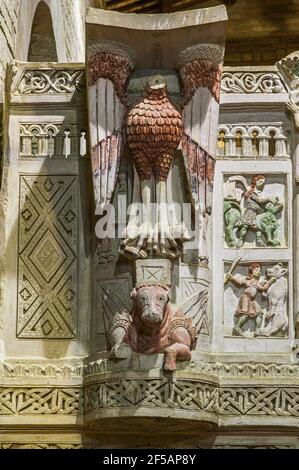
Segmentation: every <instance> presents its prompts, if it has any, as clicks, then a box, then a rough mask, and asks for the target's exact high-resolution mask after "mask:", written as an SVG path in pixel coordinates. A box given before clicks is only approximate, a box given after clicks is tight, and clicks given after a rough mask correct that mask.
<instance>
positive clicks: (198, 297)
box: [179, 288, 210, 348]
mask: <svg viewBox="0 0 299 470" xmlns="http://www.w3.org/2000/svg"><path fill="white" fill-rule="evenodd" d="M208 301H209V291H208V288H204V289H202V290H199V291H198V292H195V293H194V294H193V295H191V296H190V297H189V298H188V299H187V300H185V301H184V302H183V303H181V304H180V305H179V308H180V310H181V311H182V312H183V314H184V315H185V317H187V318H191V320H192V325H193V328H194V330H195V341H194V344H193V348H195V346H196V341H197V338H198V336H199V335H200V334H206V335H209V334H210V326H209V319H208Z"/></svg>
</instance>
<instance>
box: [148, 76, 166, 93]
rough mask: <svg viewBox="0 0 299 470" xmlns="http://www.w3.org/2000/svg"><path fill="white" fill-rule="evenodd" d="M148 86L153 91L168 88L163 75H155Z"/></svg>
mask: <svg viewBox="0 0 299 470" xmlns="http://www.w3.org/2000/svg"><path fill="white" fill-rule="evenodd" d="M147 83H148V86H149V88H150V89H151V90H160V89H161V88H166V81H165V79H164V77H163V76H162V75H154V76H153V77H151V78H149V80H148V82H147Z"/></svg>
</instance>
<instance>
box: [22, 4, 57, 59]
mask: <svg viewBox="0 0 299 470" xmlns="http://www.w3.org/2000/svg"><path fill="white" fill-rule="evenodd" d="M27 60H28V62H58V56H57V49H56V41H55V35H54V29H53V24H52V16H51V11H50V8H49V7H48V5H47V4H46V3H45V2H44V1H41V2H40V3H39V4H38V5H37V8H36V10H35V15H34V18H33V22H32V28H31V36H30V43H29V49H28V58H27Z"/></svg>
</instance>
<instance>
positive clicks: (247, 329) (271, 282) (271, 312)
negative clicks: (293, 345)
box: [224, 258, 288, 337]
mask: <svg viewBox="0 0 299 470" xmlns="http://www.w3.org/2000/svg"><path fill="white" fill-rule="evenodd" d="M239 260H240V258H239V259H238V260H236V261H235V262H234V263H233V264H232V266H231V268H230V270H229V271H228V272H227V273H226V275H225V281H224V283H225V284H227V283H228V282H230V283H232V284H233V285H235V286H236V287H237V288H238V289H243V290H242V291H241V293H240V294H237V295H238V302H237V307H236V309H235V312H234V327H233V331H232V334H233V335H234V336H247V337H254V336H280V337H281V336H286V334H287V329H288V316H287V290H288V283H287V280H286V277H285V276H286V274H287V269H286V268H285V267H284V266H283V264H282V263H277V264H275V265H274V266H272V267H271V268H266V270H265V274H264V275H262V266H261V264H260V263H256V262H254V263H251V264H250V265H249V266H248V274H247V276H245V275H243V274H239V273H237V274H234V275H233V270H234V269H235V267H236V265H237V264H238V262H239ZM258 294H261V295H260V298H261V301H260V300H258ZM263 304H265V305H263Z"/></svg>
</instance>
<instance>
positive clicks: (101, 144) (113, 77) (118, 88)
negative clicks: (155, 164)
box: [88, 40, 135, 208]
mask: <svg viewBox="0 0 299 470" xmlns="http://www.w3.org/2000/svg"><path fill="white" fill-rule="evenodd" d="M134 60H135V53H134V51H132V50H131V49H130V48H129V47H128V46H126V45H124V44H122V43H119V42H117V41H107V40H98V41H92V42H90V44H89V47H88V111H89V130H90V144H91V161H92V171H93V182H94V192H95V202H96V207H97V208H98V207H104V206H105V205H106V204H108V203H110V202H111V199H112V197H113V193H114V189H115V186H116V181H117V176H118V170H119V162H120V155H121V151H122V148H123V137H122V125H123V120H124V115H125V113H126V102H125V92H126V87H127V82H128V78H129V76H130V74H131V73H132V71H133V68H134Z"/></svg>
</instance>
